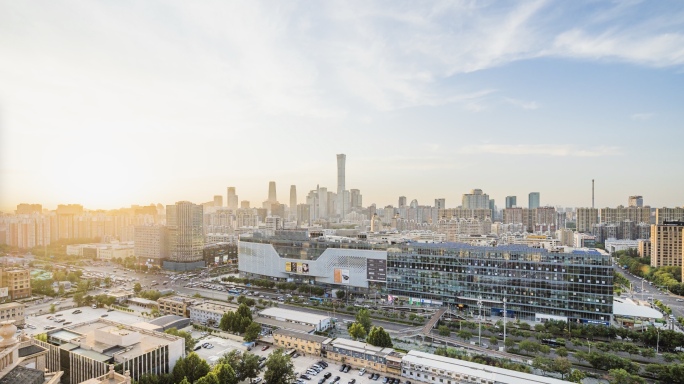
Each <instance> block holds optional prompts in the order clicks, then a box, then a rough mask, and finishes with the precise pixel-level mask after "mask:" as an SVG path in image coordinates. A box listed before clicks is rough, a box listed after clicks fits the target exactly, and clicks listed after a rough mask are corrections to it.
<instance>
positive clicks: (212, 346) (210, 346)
mask: <svg viewBox="0 0 684 384" xmlns="http://www.w3.org/2000/svg"><path fill="white" fill-rule="evenodd" d="M205 348H206V349H212V348H214V344H209V345H207V346H206V347H205Z"/></svg>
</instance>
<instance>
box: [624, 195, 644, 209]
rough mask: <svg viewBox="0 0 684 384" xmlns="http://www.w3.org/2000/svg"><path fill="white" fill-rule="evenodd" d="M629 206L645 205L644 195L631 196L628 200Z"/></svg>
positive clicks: (639, 206) (638, 206)
mask: <svg viewBox="0 0 684 384" xmlns="http://www.w3.org/2000/svg"><path fill="white" fill-rule="evenodd" d="M627 206H629V207H635V208H641V207H643V206H644V197H643V196H630V197H629V199H628V200H627Z"/></svg>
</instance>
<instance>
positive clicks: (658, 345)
mask: <svg viewBox="0 0 684 384" xmlns="http://www.w3.org/2000/svg"><path fill="white" fill-rule="evenodd" d="M656 332H657V333H658V338H657V339H656V355H657V354H658V349H659V347H660V329H659V328H658V327H656Z"/></svg>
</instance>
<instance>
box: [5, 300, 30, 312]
mask: <svg viewBox="0 0 684 384" xmlns="http://www.w3.org/2000/svg"><path fill="white" fill-rule="evenodd" d="M19 307H21V308H24V307H26V304H23V303H17V302H16V301H10V302H9V303H2V304H0V310H3V309H12V308H19Z"/></svg>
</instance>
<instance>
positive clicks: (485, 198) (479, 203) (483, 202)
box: [461, 189, 489, 209]
mask: <svg viewBox="0 0 684 384" xmlns="http://www.w3.org/2000/svg"><path fill="white" fill-rule="evenodd" d="M461 207H462V208H463V209H489V195H488V194H486V193H483V192H482V190H481V189H473V190H471V191H470V193H464V194H463V198H462V202H461Z"/></svg>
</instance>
